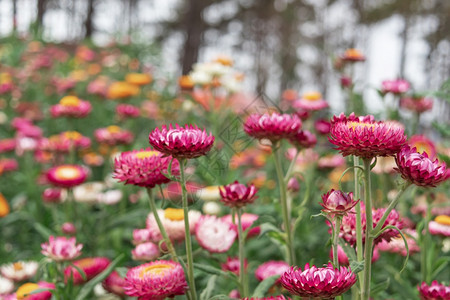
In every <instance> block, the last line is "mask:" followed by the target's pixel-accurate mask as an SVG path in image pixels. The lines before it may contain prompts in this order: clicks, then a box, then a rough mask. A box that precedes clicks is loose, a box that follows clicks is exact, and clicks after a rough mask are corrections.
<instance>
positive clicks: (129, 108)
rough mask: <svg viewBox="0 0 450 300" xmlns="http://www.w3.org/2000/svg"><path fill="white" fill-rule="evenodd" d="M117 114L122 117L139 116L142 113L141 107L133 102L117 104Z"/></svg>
mask: <svg viewBox="0 0 450 300" xmlns="http://www.w3.org/2000/svg"><path fill="white" fill-rule="evenodd" d="M116 114H117V116H118V117H119V118H120V119H127V118H137V117H139V115H140V114H141V112H140V110H139V107H136V106H134V105H131V104H119V105H117V106H116Z"/></svg>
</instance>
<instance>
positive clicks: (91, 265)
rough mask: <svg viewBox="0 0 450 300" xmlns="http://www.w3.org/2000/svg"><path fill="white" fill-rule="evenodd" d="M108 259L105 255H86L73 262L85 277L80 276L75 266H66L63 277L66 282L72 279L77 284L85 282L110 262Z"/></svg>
mask: <svg viewBox="0 0 450 300" xmlns="http://www.w3.org/2000/svg"><path fill="white" fill-rule="evenodd" d="M110 263H111V262H110V260H109V259H108V258H106V257H86V258H82V259H78V260H76V261H74V262H73V265H74V266H76V267H77V268H78V269H80V270H82V271H83V272H84V274H85V275H86V279H85V278H84V277H83V276H81V274H80V273H79V271H78V270H77V268H75V267H73V266H68V267H67V268H66V269H64V279H65V281H66V282H67V281H68V280H69V279H71V280H73V284H75V285H79V284H82V283H85V282H87V281H89V280H91V279H92V278H94V277H95V276H97V275H98V274H100V273H101V272H103V271H104V270H105V269H106V268H107V267H108V266H109V264H110Z"/></svg>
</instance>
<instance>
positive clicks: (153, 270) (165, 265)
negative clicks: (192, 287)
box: [124, 260, 188, 300]
mask: <svg viewBox="0 0 450 300" xmlns="http://www.w3.org/2000/svg"><path fill="white" fill-rule="evenodd" d="M125 282H126V284H125V286H124V288H125V293H126V294H127V295H128V296H134V297H139V299H154V300H162V299H165V298H166V297H174V296H176V295H184V293H185V292H186V289H187V288H188V286H187V283H186V278H185V275H184V271H183V268H182V267H181V265H180V264H179V263H176V262H173V261H167V260H156V261H153V262H150V263H147V264H143V265H140V266H137V267H134V268H132V269H130V270H129V271H128V272H127V276H126V277H125Z"/></svg>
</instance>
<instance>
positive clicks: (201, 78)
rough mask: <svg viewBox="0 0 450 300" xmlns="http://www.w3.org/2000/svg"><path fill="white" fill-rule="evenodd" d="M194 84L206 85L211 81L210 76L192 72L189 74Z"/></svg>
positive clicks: (201, 72) (204, 73)
mask: <svg viewBox="0 0 450 300" xmlns="http://www.w3.org/2000/svg"><path fill="white" fill-rule="evenodd" d="M189 76H190V77H191V80H192V82H194V84H200V85H206V84H210V83H211V81H212V76H211V75H210V74H208V73H206V72H203V71H194V72H191V73H190V74H189Z"/></svg>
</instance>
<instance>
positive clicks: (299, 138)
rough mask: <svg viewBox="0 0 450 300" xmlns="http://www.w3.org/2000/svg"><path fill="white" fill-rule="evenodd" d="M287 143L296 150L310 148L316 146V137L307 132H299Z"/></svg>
mask: <svg viewBox="0 0 450 300" xmlns="http://www.w3.org/2000/svg"><path fill="white" fill-rule="evenodd" d="M289 141H290V142H291V144H292V145H294V146H295V147H296V148H297V149H306V148H312V147H314V146H315V145H316V144H317V138H316V136H315V135H314V134H312V133H311V132H309V131H308V130H299V131H298V132H297V133H296V134H295V136H293V137H292V138H290V139H289Z"/></svg>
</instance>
